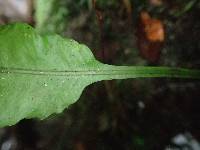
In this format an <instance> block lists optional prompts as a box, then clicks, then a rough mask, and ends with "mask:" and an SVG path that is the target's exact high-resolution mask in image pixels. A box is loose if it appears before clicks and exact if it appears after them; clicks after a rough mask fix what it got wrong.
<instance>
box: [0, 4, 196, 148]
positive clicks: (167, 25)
mask: <svg viewBox="0 0 200 150" xmlns="http://www.w3.org/2000/svg"><path fill="white" fill-rule="evenodd" d="M10 22H26V23H28V24H30V25H32V26H33V27H35V28H36V30H37V31H38V32H39V33H41V34H46V33H58V34H60V35H62V36H63V37H70V38H73V39H75V40H77V41H79V42H80V43H84V44H86V45H87V46H88V47H89V48H90V49H91V50H92V52H93V54H94V55H95V57H96V58H97V59H98V60H100V61H101V62H103V63H107V64H114V65H145V66H151V65H154V66H172V67H185V68H196V69H200V59H199V58H200V42H199V40H200V1H199V0H0V24H8V23H10ZM199 89H200V82H199V81H198V80H190V79H185V80H183V79H128V80H115V81H103V82H99V83H95V84H93V85H90V86H89V87H87V88H86V89H85V90H84V92H83V94H82V96H81V98H80V99H79V100H78V101H77V102H76V103H75V104H73V105H71V106H70V107H69V108H68V109H66V110H65V111H64V112H63V113H62V114H59V115H56V116H55V115H53V116H50V117H49V118H48V119H45V120H43V121H39V120H22V121H21V122H19V123H18V124H17V125H15V126H12V127H6V128H2V129H0V150H118V149H119V150H200V91H199ZM67 90H70V89H66V91H63V92H67Z"/></svg>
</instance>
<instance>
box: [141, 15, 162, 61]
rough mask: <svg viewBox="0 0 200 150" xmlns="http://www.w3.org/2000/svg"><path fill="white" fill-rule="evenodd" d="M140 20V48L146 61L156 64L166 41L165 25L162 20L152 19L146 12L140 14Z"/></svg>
mask: <svg viewBox="0 0 200 150" xmlns="http://www.w3.org/2000/svg"><path fill="white" fill-rule="evenodd" d="M139 19H140V20H139V26H138V29H137V37H138V48H139V50H140V53H141V55H142V56H143V57H144V58H145V59H147V60H148V61H150V62H152V63H155V62H157V61H158V60H159V58H160V51H161V49H162V45H163V42H164V40H165V32H164V25H163V23H162V21H161V20H159V19H155V18H152V17H151V16H150V15H149V13H148V12H146V11H142V12H141V13H140V18H139Z"/></svg>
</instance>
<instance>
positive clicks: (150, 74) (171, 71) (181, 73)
mask: <svg viewBox="0 0 200 150" xmlns="http://www.w3.org/2000/svg"><path fill="white" fill-rule="evenodd" d="M107 69H109V70H107ZM107 69H106V71H105V70H104V71H102V70H101V71H100V72H106V75H105V74H104V75H102V79H103V80H111V79H127V78H191V79H200V70H194V69H184V68H172V67H145V66H134V67H128V66H109V67H108V68H107ZM100 72H98V73H99V74H100Z"/></svg>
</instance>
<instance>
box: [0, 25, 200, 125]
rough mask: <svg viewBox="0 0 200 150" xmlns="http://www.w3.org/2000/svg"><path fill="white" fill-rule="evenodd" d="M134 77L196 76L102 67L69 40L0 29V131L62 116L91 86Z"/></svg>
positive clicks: (26, 29) (199, 75) (194, 74)
mask: <svg viewBox="0 0 200 150" xmlns="http://www.w3.org/2000/svg"><path fill="white" fill-rule="evenodd" d="M138 77H170V78H171V77H172V78H194V79H200V71H198V70H188V69H180V68H169V67H144V66H134V67H128V66H112V65H107V64H102V63H100V62H99V61H97V60H96V59H95V58H94V56H93V54H92V53H91V51H90V49H89V48H88V47H86V46H85V45H83V44H79V43H77V42H76V41H74V40H71V39H64V38H62V37H60V36H59V35H44V36H41V35H39V34H38V33H37V32H36V31H35V30H34V29H33V28H32V27H31V26H29V25H26V24H21V23H16V24H10V25H5V26H1V27H0V127H4V126H7V125H14V124H16V123H17V122H18V121H20V120H21V119H24V118H39V119H44V118H46V117H48V116H49V115H51V114H53V113H61V112H62V111H63V110H64V109H65V108H67V107H68V106H69V105H70V104H73V103H74V102H76V101H77V100H78V99H79V97H80V95H81V93H82V91H83V89H84V88H85V87H86V86H88V85H90V84H92V83H94V82H97V81H101V80H112V79H127V78H138Z"/></svg>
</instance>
